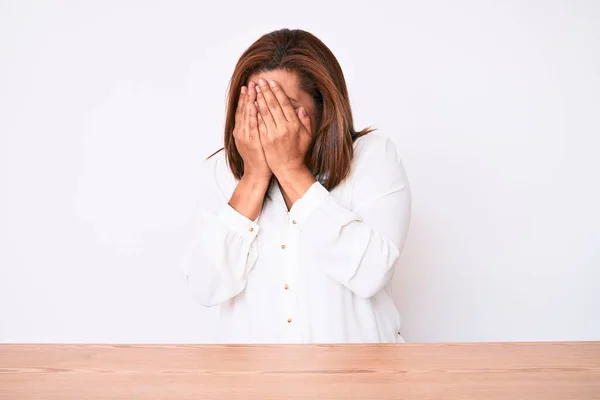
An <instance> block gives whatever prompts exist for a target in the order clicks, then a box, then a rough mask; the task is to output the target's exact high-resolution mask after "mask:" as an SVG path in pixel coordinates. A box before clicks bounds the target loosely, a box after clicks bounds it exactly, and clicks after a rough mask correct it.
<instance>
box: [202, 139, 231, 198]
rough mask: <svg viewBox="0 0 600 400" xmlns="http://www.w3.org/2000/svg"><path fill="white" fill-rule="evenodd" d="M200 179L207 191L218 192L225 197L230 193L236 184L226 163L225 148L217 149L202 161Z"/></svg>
mask: <svg viewBox="0 0 600 400" xmlns="http://www.w3.org/2000/svg"><path fill="white" fill-rule="evenodd" d="M200 181H201V185H202V186H203V188H205V189H209V190H208V192H213V193H220V194H221V195H223V196H224V197H226V198H229V197H228V196H230V195H231V193H232V192H233V190H234V189H235V186H236V184H237V183H236V179H235V177H234V176H233V173H232V172H231V170H230V169H229V165H228V164H227V154H226V153H225V150H219V151H218V152H216V153H214V154H213V155H212V156H210V157H209V158H207V159H205V160H203V161H202V165H201V167H200Z"/></svg>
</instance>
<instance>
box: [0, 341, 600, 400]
mask: <svg viewBox="0 0 600 400" xmlns="http://www.w3.org/2000/svg"><path fill="white" fill-rule="evenodd" d="M269 398H285V399H311V400H312V399H423V400H424V399H436V400H437V399H478V400H486V399H503V400H506V399H510V400H512V399H527V400H534V399H568V400H584V399H600V342H576V343H476V344H466V343H465V344H395V345H303V346H302V345H300V346H298V345H269V346H259V345H252V346H242V345H229V346H226V345H108V344H106V345H103V344H98V345H87V344H85V345H83V344H73V345H52V344H3V345H2V344H0V399H11V400H13V399H14V400H21V399H36V400H37V399H47V400H51V399H77V400H80V399H128V400H129V399H153V400H154V399H244V400H251V399H269Z"/></svg>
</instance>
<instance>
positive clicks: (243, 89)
mask: <svg viewBox="0 0 600 400" xmlns="http://www.w3.org/2000/svg"><path fill="white" fill-rule="evenodd" d="M244 93H246V86H242V94H244Z"/></svg>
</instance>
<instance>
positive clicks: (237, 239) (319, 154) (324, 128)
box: [185, 29, 411, 343]
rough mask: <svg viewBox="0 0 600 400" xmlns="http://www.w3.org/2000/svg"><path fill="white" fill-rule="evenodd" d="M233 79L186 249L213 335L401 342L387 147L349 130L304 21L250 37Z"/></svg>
mask: <svg viewBox="0 0 600 400" xmlns="http://www.w3.org/2000/svg"><path fill="white" fill-rule="evenodd" d="M230 85H231V89H232V90H231V91H230V94H229V98H228V106H227V114H226V123H225V139H224V148H223V149H221V150H222V151H221V150H220V151H218V152H217V153H215V154H213V155H212V156H210V157H209V158H208V159H207V160H206V161H205V162H204V165H203V171H202V178H201V179H202V180H201V185H202V195H201V199H200V201H199V203H198V217H197V221H196V236H195V237H194V240H193V242H192V243H191V244H190V247H189V251H188V252H187V253H186V257H185V270H186V279H187V282H188V286H189V288H190V290H191V292H192V294H193V297H194V298H195V299H196V300H197V301H198V302H199V303H201V304H202V305H204V306H208V307H211V306H218V307H219V328H220V329H219V339H220V340H222V341H224V342H234V343H327V342H328V343H331V342H335V343H351V342H354V343H357V342H363V343H366V342H370V343H377V342H403V341H404V340H403V339H402V337H401V336H400V333H399V330H400V317H399V315H398V311H397V309H396V306H395V305H394V300H393V298H392V295H391V278H392V275H393V273H394V268H395V267H396V264H397V261H398V259H399V256H400V252H401V250H402V247H403V244H404V240H405V237H406V234H407V231H408V225H409V220H410V209H411V197H410V189H409V184H408V181H407V178H406V175H405V172H404V169H403V167H402V163H401V161H400V160H399V159H398V156H397V152H396V147H395V146H394V144H393V143H392V142H391V141H390V140H389V139H387V138H386V137H384V136H380V135H376V134H369V133H370V132H371V131H372V130H371V129H364V130H362V131H360V132H356V131H355V130H354V127H353V123H352V113H351V110H350V103H349V99H348V92H347V89H346V83H345V81H344V76H343V74H342V70H341V68H340V65H339V64H338V62H337V60H336V59H335V57H334V55H333V54H332V53H331V51H330V50H329V49H328V48H327V47H326V46H325V44H323V43H322V42H321V41H320V40H319V39H317V38H316V37H315V36H313V35H311V34H310V33H308V32H305V31H302V30H289V29H282V30H279V31H275V32H271V33H269V34H267V35H264V36H263V37H261V38H260V39H259V40H258V41H256V42H255V43H254V44H253V45H252V46H250V48H248V49H247V50H246V51H245V52H244V54H243V55H242V56H241V58H240V60H239V61H238V63H237V65H236V68H235V72H234V74H233V77H232V79H231V82H230Z"/></svg>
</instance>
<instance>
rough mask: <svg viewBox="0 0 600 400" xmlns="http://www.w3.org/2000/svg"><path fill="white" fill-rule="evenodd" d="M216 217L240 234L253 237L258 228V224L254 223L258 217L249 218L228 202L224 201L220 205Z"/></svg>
mask: <svg viewBox="0 0 600 400" xmlns="http://www.w3.org/2000/svg"><path fill="white" fill-rule="evenodd" d="M217 218H218V220H219V221H221V223H223V225H224V226H226V227H227V228H229V229H231V230H232V231H234V232H236V233H238V234H240V235H242V236H247V237H250V238H254V237H255V236H256V235H257V234H258V230H259V229H260V227H259V225H258V224H257V223H256V221H257V220H258V218H256V219H255V220H254V221H252V220H250V219H249V218H247V217H246V216H245V215H243V214H241V213H240V212H238V211H237V210H236V209H235V208H233V207H231V206H230V205H229V203H225V204H224V205H223V206H222V207H221V209H220V210H219V212H218V213H217Z"/></svg>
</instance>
